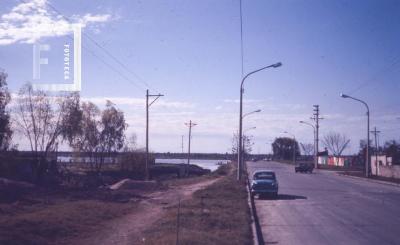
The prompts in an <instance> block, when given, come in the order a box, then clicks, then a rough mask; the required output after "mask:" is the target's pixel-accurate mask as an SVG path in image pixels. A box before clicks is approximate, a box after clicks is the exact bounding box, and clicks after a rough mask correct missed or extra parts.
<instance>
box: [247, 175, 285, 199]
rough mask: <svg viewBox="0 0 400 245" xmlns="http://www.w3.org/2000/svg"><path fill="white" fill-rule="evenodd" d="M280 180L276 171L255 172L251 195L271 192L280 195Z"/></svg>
mask: <svg viewBox="0 0 400 245" xmlns="http://www.w3.org/2000/svg"><path fill="white" fill-rule="evenodd" d="M278 189H279V187H278V180H277V179H276V175H275V172H274V171H270V170H259V171H256V172H254V174H253V179H252V181H251V196H255V195H258V196H262V195H267V194H271V195H273V196H274V197H276V196H278Z"/></svg>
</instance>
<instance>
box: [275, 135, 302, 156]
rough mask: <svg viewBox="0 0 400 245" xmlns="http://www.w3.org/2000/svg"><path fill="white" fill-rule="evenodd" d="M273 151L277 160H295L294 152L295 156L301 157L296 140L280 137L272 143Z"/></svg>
mask: <svg viewBox="0 0 400 245" xmlns="http://www.w3.org/2000/svg"><path fill="white" fill-rule="evenodd" d="M272 151H273V154H274V157H275V158H278V159H286V160H290V159H293V151H294V152H295V156H300V149H299V144H298V143H297V141H296V140H295V139H292V138H288V137H279V138H276V139H275V140H274V142H273V143H272Z"/></svg>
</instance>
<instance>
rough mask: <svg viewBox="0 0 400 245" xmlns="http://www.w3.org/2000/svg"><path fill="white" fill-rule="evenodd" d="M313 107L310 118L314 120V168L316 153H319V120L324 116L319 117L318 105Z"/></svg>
mask: <svg viewBox="0 0 400 245" xmlns="http://www.w3.org/2000/svg"><path fill="white" fill-rule="evenodd" d="M313 107H314V114H313V117H312V118H311V120H314V121H315V157H316V160H315V161H314V168H315V169H317V168H318V153H319V120H322V119H324V118H322V117H319V105H313Z"/></svg>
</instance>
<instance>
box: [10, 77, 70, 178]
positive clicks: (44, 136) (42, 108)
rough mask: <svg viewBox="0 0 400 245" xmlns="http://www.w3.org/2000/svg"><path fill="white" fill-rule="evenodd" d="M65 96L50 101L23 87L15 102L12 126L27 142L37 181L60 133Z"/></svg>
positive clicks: (27, 86)
mask: <svg viewBox="0 0 400 245" xmlns="http://www.w3.org/2000/svg"><path fill="white" fill-rule="evenodd" d="M67 101H68V95H66V96H65V97H63V96H60V97H51V96H49V95H48V94H46V93H45V92H44V91H35V90H33V88H32V85H31V84H29V83H28V84H26V85H24V86H23V87H22V88H21V89H20V91H19V93H18V97H17V99H16V108H15V120H14V122H15V126H16V129H17V130H18V131H19V132H20V133H22V134H23V135H24V136H25V137H26V138H27V140H28V142H29V145H30V148H31V151H32V152H33V153H34V154H35V157H36V162H34V163H33V164H32V169H33V171H34V174H35V177H36V181H41V179H42V176H43V174H44V172H45V171H47V170H48V168H49V165H48V158H49V153H50V152H53V151H55V148H56V145H57V143H58V141H59V136H60V135H61V133H62V119H63V117H64V112H65V105H66V102H67Z"/></svg>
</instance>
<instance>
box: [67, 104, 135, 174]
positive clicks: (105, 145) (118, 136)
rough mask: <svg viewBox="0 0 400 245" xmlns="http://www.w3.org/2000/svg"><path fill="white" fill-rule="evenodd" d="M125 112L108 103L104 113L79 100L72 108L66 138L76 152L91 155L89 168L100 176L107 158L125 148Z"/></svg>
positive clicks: (69, 110) (69, 111) (68, 113)
mask: <svg viewBox="0 0 400 245" xmlns="http://www.w3.org/2000/svg"><path fill="white" fill-rule="evenodd" d="M127 126H128V125H127V124H126V123H125V117H124V114H123V112H122V111H120V110H118V109H116V108H115V106H114V105H113V104H112V103H111V102H107V105H106V109H105V110H103V111H101V110H100V109H99V108H98V107H97V106H96V105H95V104H93V103H91V102H83V103H80V101H79V98H78V97H76V98H74V100H73V103H70V104H69V107H68V110H67V116H66V118H65V124H64V130H63V136H64V138H65V139H67V140H68V143H69V145H70V146H71V147H72V148H73V149H74V151H76V152H81V153H84V154H89V158H90V159H89V164H90V167H91V169H92V170H93V171H96V172H97V173H99V172H100V171H101V169H102V166H103V164H104V161H105V158H106V157H111V154H112V153H115V152H118V151H120V150H121V149H122V147H123V146H124V140H125V130H126V128H127Z"/></svg>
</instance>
